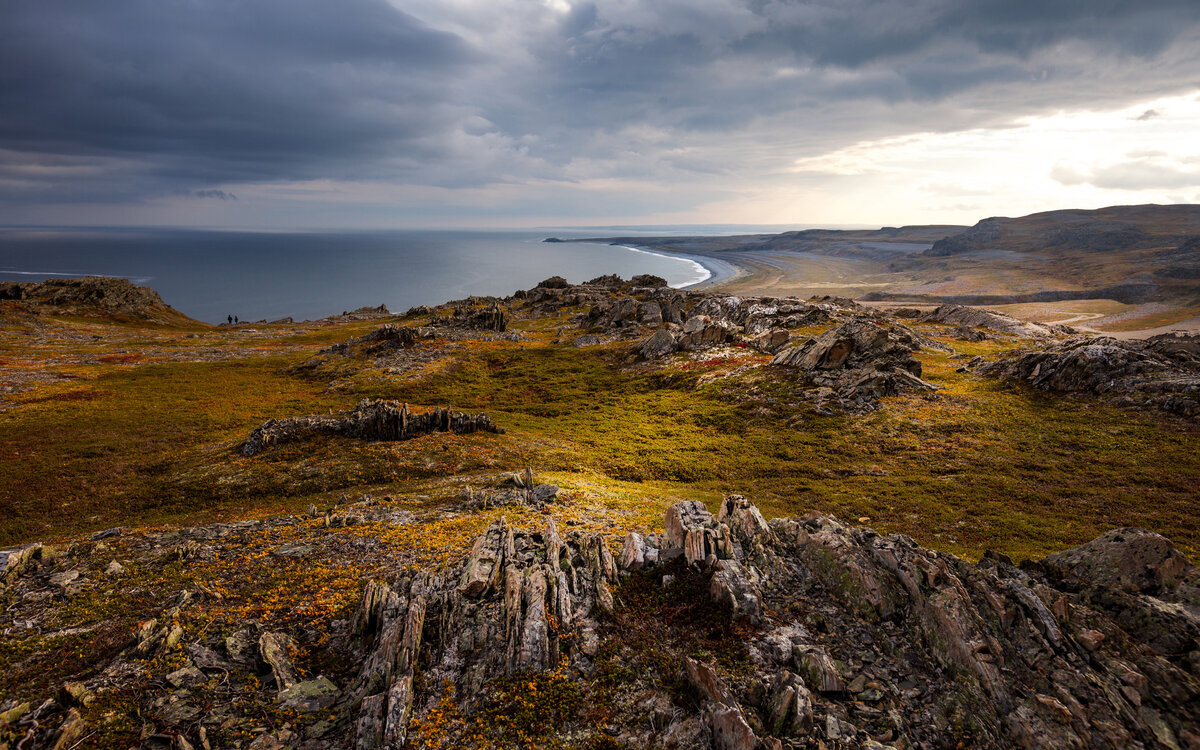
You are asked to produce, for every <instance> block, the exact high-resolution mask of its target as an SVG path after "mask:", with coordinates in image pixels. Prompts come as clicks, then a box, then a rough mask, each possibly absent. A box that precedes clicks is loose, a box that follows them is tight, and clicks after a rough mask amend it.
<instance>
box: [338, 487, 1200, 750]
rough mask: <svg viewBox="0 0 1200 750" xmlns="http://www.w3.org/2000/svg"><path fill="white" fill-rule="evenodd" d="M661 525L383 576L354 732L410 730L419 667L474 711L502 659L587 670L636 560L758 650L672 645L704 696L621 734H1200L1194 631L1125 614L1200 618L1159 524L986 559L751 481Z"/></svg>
mask: <svg viewBox="0 0 1200 750" xmlns="http://www.w3.org/2000/svg"><path fill="white" fill-rule="evenodd" d="M665 528H666V530H665V532H663V533H661V534H658V533H656V534H650V535H642V534H637V533H631V534H629V535H628V536H627V537H626V538H625V542H624V544H623V546H622V549H621V552H620V554H619V556H617V557H616V558H615V559H614V558H613V557H612V555H611V554H610V553H608V547H607V545H606V544H605V543H604V541H603V539H602V538H601V537H598V536H595V535H589V534H582V535H581V534H578V533H572V534H571V535H568V536H565V537H564V536H563V535H561V534H560V533H559V531H558V529H557V527H556V526H555V525H554V524H553V522H551V523H549V524H548V525H547V527H546V528H545V529H544V530H543V531H541V532H530V531H519V530H514V529H512V528H510V527H508V526H506V525H505V524H504V523H503V522H499V523H496V524H493V525H492V527H491V528H489V529H488V530H487V532H486V533H485V534H484V535H483V536H481V537H480V538H479V540H478V541H477V542H476V544H475V547H474V549H473V550H472V552H471V554H470V556H469V557H468V559H467V560H466V561H465V562H464V564H463V565H462V567H461V568H459V572H458V573H453V572H452V573H451V574H449V575H445V576H442V577H440V578H429V577H423V578H413V579H410V578H404V579H402V580H400V581H397V582H396V584H394V585H392V586H390V587H383V588H380V587H377V586H376V585H375V584H372V587H369V588H368V593H367V595H366V596H365V597H364V602H363V605H362V607H361V608H360V610H359V614H358V615H356V617H355V623H363V624H362V625H358V624H356V626H355V627H356V630H357V631H358V632H361V633H363V634H364V635H365V636H366V637H368V638H370V639H373V642H374V643H375V644H377V645H376V647H375V651H374V652H373V653H372V655H371V656H369V657H368V660H367V662H366V666H365V667H364V670H363V672H362V677H360V682H361V683H362V685H368V686H369V688H368V689H363V688H361V687H360V688H359V690H358V693H359V694H360V695H361V698H360V703H359V714H358V716H359V718H358V721H357V727H358V728H359V730H358V746H359V747H387V746H390V745H389V744H388V740H387V738H388V737H391V738H392V739H391V741H392V742H398V741H399V740H401V739H403V735H402V734H397V732H399V731H401V730H400V729H399V727H400V726H401V725H400V723H399V720H398V719H397V720H393V719H391V718H389V717H410V716H411V717H420V716H422V715H424V714H426V713H427V712H428V711H430V710H431V709H432V708H433V707H434V705H435V703H436V701H437V698H438V696H439V695H440V694H441V692H440V691H438V690H431V689H430V688H428V687H426V688H424V689H415V690H414V688H413V685H412V683H411V677H412V675H411V673H410V672H409V670H410V669H411V668H412V665H414V664H419V665H420V667H421V669H422V670H425V673H426V675H427V678H428V677H435V678H436V680H435V681H434V684H436V685H438V686H444V685H453V686H454V694H455V695H456V696H460V698H459V700H460V709H461V710H463V711H467V712H469V711H471V710H472V709H473V707H475V706H477V705H479V703H480V701H482V700H483V699H484V696H486V695H487V687H486V686H487V684H488V681H489V679H493V678H495V677H497V676H500V675H504V674H512V673H514V672H519V671H522V670H524V671H533V672H538V671H545V670H550V669H557V670H558V671H559V672H560V673H561V672H562V671H563V670H564V669H566V670H567V673H568V674H570V675H574V676H575V678H577V679H579V680H581V681H585V682H586V681H588V680H589V679H591V678H590V675H592V674H593V670H594V669H595V668H596V659H597V655H598V654H600V653H601V652H602V651H603V650H604V649H605V648H607V647H606V645H605V644H606V643H608V642H609V640H610V639H614V638H616V639H619V638H620V634H619V633H618V632H615V631H613V630H611V629H610V628H608V627H607V626H606V624H605V623H606V615H605V613H607V612H615V611H618V610H619V609H620V608H621V607H622V606H623V605H622V603H621V596H622V590H623V589H622V586H621V585H620V582H621V581H623V580H627V579H628V578H629V577H631V576H640V577H642V578H645V577H647V576H649V577H650V578H651V579H652V580H661V581H662V583H661V584H660V585H665V586H671V585H674V584H673V583H672V581H673V580H674V579H676V578H677V577H680V576H683V577H696V576H699V577H702V578H704V579H706V580H707V581H708V585H707V592H708V594H707V595H708V596H709V597H710V598H711V599H712V601H713V602H714V603H716V605H717V606H718V607H719V608H720V611H723V612H725V613H726V616H727V617H730V618H732V619H733V620H735V621H742V622H744V623H746V625H745V626H744V627H747V628H748V630H746V631H745V632H747V633H749V634H750V635H749V638H750V642H749V652H748V653H749V659H750V660H749V662H748V664H747V666H745V667H742V668H739V669H734V670H730V669H728V668H725V667H722V666H720V665H719V664H717V663H715V662H710V661H706V660H704V659H702V658H697V657H695V656H692V655H687V654H672V655H670V656H666V655H664V657H665V661H664V663H668V664H670V663H674V664H677V665H678V667H677V668H678V669H679V674H678V675H677V678H678V679H681V680H683V681H684V682H685V683H686V684H688V685H689V686H690V688H691V690H692V691H694V692H693V695H694V696H695V697H694V698H692V699H689V700H687V701H684V702H683V703H675V702H673V701H672V699H670V698H669V697H667V696H665V695H662V694H655V696H654V697H653V698H651V697H650V694H643V697H642V698H641V700H643V701H645V702H646V708H647V710H649V711H651V712H652V714H653V716H661V717H663V718H662V719H654V720H653V721H651V722H650V724H649V725H645V724H637V723H634V724H633V725H629V726H619V727H616V728H614V730H613V731H614V732H615V733H616V738H617V744H618V746H622V747H714V748H745V749H746V750H754V748H781V747H814V748H815V747H827V748H828V747H845V748H851V747H876V748H878V747H901V746H903V747H931V748H933V747H955V746H959V743H961V744H963V745H967V746H974V747H984V746H987V747H1030V748H1035V747H1080V748H1082V747H1111V748H1125V747H1187V746H1192V743H1195V742H1197V741H1200V736H1198V735H1197V734H1196V733H1195V726H1196V725H1195V721H1196V719H1197V718H1198V716H1200V704H1197V700H1200V680H1198V679H1197V677H1198V675H1200V659H1198V658H1197V657H1198V656H1200V652H1198V650H1197V649H1198V648H1200V640H1196V639H1192V640H1190V641H1188V640H1186V638H1185V639H1184V641H1179V642H1175V643H1170V644H1166V643H1161V642H1159V640H1161V639H1159V640H1155V638H1154V636H1155V633H1156V632H1157V631H1155V632H1150V631H1143V630H1139V629H1137V628H1134V627H1132V626H1127V625H1126V624H1124V623H1125V622H1130V623H1133V622H1142V621H1143V620H1145V619H1146V618H1153V617H1161V616H1164V615H1162V613H1161V612H1160V610H1162V608H1164V607H1167V608H1168V609H1171V607H1170V606H1169V605H1170V604H1173V605H1174V609H1172V611H1173V612H1174V615H1175V617H1176V618H1178V622H1175V623H1174V627H1175V632H1181V631H1182V632H1183V633H1185V634H1187V633H1192V632H1194V628H1195V624H1196V623H1197V622H1200V616H1198V615H1200V608H1198V607H1197V605H1200V597H1197V596H1195V595H1194V592H1192V591H1191V590H1190V589H1189V588H1188V587H1187V584H1186V583H1185V582H1186V581H1192V580H1195V579H1196V578H1197V573H1196V570H1195V569H1194V568H1192V567H1191V566H1190V565H1188V564H1187V562H1186V559H1183V558H1182V556H1181V555H1180V554H1179V553H1178V551H1176V550H1175V549H1174V548H1173V547H1172V546H1171V545H1170V543H1169V542H1167V541H1166V540H1164V539H1162V538H1161V537H1158V536H1157V535H1151V534H1150V533H1149V532H1144V531H1132V530H1123V531H1122V532H1120V533H1113V534H1109V535H1106V536H1105V537H1102V538H1101V539H1100V540H1097V542H1094V543H1091V544H1090V545H1085V546H1084V547H1081V548H1078V549H1077V550H1073V551H1071V552H1069V553H1064V554H1063V555H1058V556H1054V557H1052V558H1048V559H1047V560H1046V561H1044V562H1043V563H1040V564H1032V565H1030V566H1027V567H1025V568H1023V569H1022V568H1017V567H1014V566H1013V565H1012V564H1011V563H1009V562H1008V561H1006V560H1005V559H1003V558H1002V557H1000V556H989V557H987V558H985V560H984V561H983V562H982V563H980V564H978V565H973V564H971V563H969V562H967V561H965V560H962V559H960V558H957V557H954V556H953V555H947V554H943V553H938V552H933V551H930V550H925V549H922V548H920V547H918V546H917V545H916V544H914V543H913V542H912V541H911V540H910V539H908V538H906V537H902V536H895V535H879V534H876V533H874V532H872V531H870V530H867V529H857V528H851V527H848V526H845V525H843V524H841V523H839V522H838V521H836V520H835V519H832V518H828V517H821V516H809V517H805V518H798V519H778V520H775V521H770V522H768V521H767V520H765V519H764V517H763V516H762V514H761V513H760V512H759V511H758V509H757V508H756V507H755V506H754V505H753V503H751V502H750V501H749V500H747V499H746V498H744V497H740V496H731V497H728V498H726V499H725V500H724V501H723V503H722V506H721V509H720V512H719V513H718V514H717V515H716V516H714V515H712V514H711V513H709V512H708V510H707V509H706V508H705V507H704V506H703V505H702V504H700V503H697V502H694V501H693V502H684V503H678V504H676V505H674V506H672V507H671V508H670V509H668V511H667V515H666V519H665ZM1181 560H1182V562H1181ZM1147 566H1149V567H1148V568H1147ZM1130 570H1132V571H1134V572H1136V573H1138V574H1145V575H1148V576H1149V578H1144V577H1143V578H1138V577H1137V576H1136V575H1135V576H1134V577H1133V578H1132V579H1131V578H1129V576H1128V571H1130ZM1147 570H1150V571H1151V572H1149V573H1146V571H1147ZM1122 571H1126V572H1122ZM1068 579H1069V580H1068ZM1114 586H1116V588H1114ZM1130 586H1132V587H1133V590H1132V591H1130V590H1129V587H1130ZM1147 591H1154V592H1156V593H1157V595H1158V597H1165V598H1157V597H1156V596H1153V595H1151V594H1149V593H1146V592H1147ZM1113 596H1121V597H1124V598H1122V599H1120V600H1119V601H1118V600H1113V599H1112V597H1113ZM402 603H406V604H402ZM405 607H407V611H406V610H405ZM411 612H417V613H418V615H419V616H418V617H417V618H416V622H417V623H420V622H423V623H424V626H423V627H419V625H416V624H412V623H411V622H409V621H410V620H412V616H411ZM663 616H666V613H663ZM389 623H391V624H390V625H389ZM1189 624H1190V625H1189ZM1187 627H1191V628H1193V630H1192V631H1189V630H1187ZM409 634H412V635H411V637H409ZM418 639H419V640H418ZM1177 640H1178V639H1177ZM406 643H407V644H408V645H407V646H403V645H401V644H406ZM414 645H415V648H413V646H414ZM660 648H667V647H666V646H665V645H661V646H660ZM676 659H677V661H676ZM389 665H390V666H389ZM397 665H403V666H397ZM664 677H670V678H671V679H675V678H676V676H672V675H664ZM429 682H430V680H429V679H426V684H429ZM618 689H619V687H618ZM664 701H665V704H664V703H663V702H664ZM660 704H661V705H660ZM639 705H640V704H639ZM389 726H391V727H394V729H393V730H392V733H391V734H390V735H389V734H388V730H387V729H386V728H387V727H389ZM684 737H686V738H687V740H686V742H685V743H683V744H681V738H684Z"/></svg>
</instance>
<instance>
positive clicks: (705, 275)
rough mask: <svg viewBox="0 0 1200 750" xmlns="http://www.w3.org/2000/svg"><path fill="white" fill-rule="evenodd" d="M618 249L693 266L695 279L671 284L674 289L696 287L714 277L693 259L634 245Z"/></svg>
mask: <svg viewBox="0 0 1200 750" xmlns="http://www.w3.org/2000/svg"><path fill="white" fill-rule="evenodd" d="M617 247H622V248H625V249H626V250H629V251H630V252H634V253H642V254H643V255H653V256H655V257H658V258H669V259H671V260H678V261H683V262H684V263H690V264H691V266H692V270H693V273H694V274H695V278H693V279H690V280H688V281H684V282H682V283H680V284H671V288H672V289H682V288H684V287H688V286H695V285H696V284H701V283H703V282H705V281H708V280H709V279H711V278H712V277H713V272H712V271H710V270H708V268H707V267H706V266H705V265H704V264H703V263H700V262H699V261H695V260H692V259H691V258H685V257H682V256H679V255H668V254H666V253H656V252H652V251H650V250H644V249H642V248H640V247H633V246H632V245H617Z"/></svg>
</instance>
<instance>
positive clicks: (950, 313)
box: [920, 305, 1075, 339]
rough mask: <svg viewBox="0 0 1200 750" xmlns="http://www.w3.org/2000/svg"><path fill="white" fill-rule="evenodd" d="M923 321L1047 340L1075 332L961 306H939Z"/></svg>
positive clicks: (923, 316) (1062, 327) (925, 316)
mask: <svg viewBox="0 0 1200 750" xmlns="http://www.w3.org/2000/svg"><path fill="white" fill-rule="evenodd" d="M920 320H921V321H923V322H926V323H948V324H950V325H954V326H958V327H959V328H960V329H975V328H983V329H986V330H988V331H994V332H996V333H1004V334H1008V335H1011V336H1018V337H1020V338H1028V339H1047V338H1054V337H1056V336H1064V335H1069V334H1072V333H1074V332H1075V331H1074V329H1072V328H1070V327H1068V326H1063V325H1045V324H1042V323H1030V322H1026V321H1023V320H1018V319H1016V318H1014V317H1012V316H1011V315H1005V314H1003V313H998V312H993V311H991V310H980V309H979V308H975V307H963V306H962V305H939V306H938V307H936V308H934V309H933V310H931V311H930V312H928V313H926V314H924V315H921V316H920Z"/></svg>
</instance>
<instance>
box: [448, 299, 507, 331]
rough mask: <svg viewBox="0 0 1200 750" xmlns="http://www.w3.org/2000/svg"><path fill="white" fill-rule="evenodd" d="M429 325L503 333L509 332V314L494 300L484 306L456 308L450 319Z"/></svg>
mask: <svg viewBox="0 0 1200 750" xmlns="http://www.w3.org/2000/svg"><path fill="white" fill-rule="evenodd" d="M468 302H469V303H470V302H474V300H468ZM429 324H430V325H431V326H445V327H449V328H465V329H471V330H477V331H494V332H497V333H503V332H504V331H506V330H508V313H507V312H506V311H505V310H504V308H502V307H501V306H500V302H499V301H498V300H496V299H492V300H491V301H490V302H487V303H486V304H484V305H482V306H475V305H474V304H466V305H462V306H458V307H455V308H454V309H453V312H452V313H451V315H450V317H438V318H434V319H433V320H432V321H430V323H429Z"/></svg>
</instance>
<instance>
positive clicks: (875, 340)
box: [771, 320, 934, 413]
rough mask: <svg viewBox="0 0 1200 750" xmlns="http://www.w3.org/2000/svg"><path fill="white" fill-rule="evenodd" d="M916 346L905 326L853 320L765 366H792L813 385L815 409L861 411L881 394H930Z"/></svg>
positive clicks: (869, 407) (872, 405)
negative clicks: (830, 408) (835, 408)
mask: <svg viewBox="0 0 1200 750" xmlns="http://www.w3.org/2000/svg"><path fill="white" fill-rule="evenodd" d="M919 348H920V337H919V336H918V335H917V334H916V333H915V332H914V331H913V330H912V329H910V328H908V327H907V326H904V325H901V324H899V323H895V324H891V325H887V324H884V323H881V322H879V321H874V320H856V321H852V322H850V323H844V324H842V325H840V326H837V327H836V328H833V329H830V330H829V331H826V332H825V333H823V334H821V335H820V336H818V337H817V338H815V339H809V340H807V341H805V342H804V343H802V344H799V345H797V346H792V347H788V348H787V349H784V350H783V351H781V352H779V353H778V354H776V355H775V358H774V359H772V360H771V364H773V365H777V366H781V367H791V368H796V369H798V370H800V371H801V372H803V373H804V374H805V375H806V376H807V377H808V378H809V379H810V380H811V381H812V382H813V383H814V384H816V385H817V386H818V390H817V391H816V392H815V393H814V394H813V396H812V397H813V398H815V399H816V400H817V402H818V408H820V409H823V410H826V411H828V410H829V407H830V406H836V407H837V408H839V409H841V410H843V411H848V412H852V413H861V412H864V411H870V410H872V409H874V408H876V407H877V406H878V402H879V399H880V398H881V397H883V396H890V395H895V394H897V393H900V392H902V391H911V390H917V391H932V390H934V387H933V386H932V385H930V384H929V383H926V382H925V381H923V380H921V362H920V360H918V359H917V358H916V357H914V356H913V352H914V351H917V350H918V349H919Z"/></svg>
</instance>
